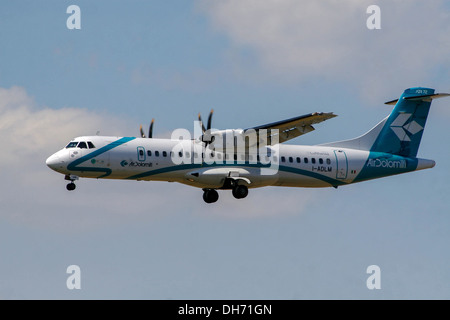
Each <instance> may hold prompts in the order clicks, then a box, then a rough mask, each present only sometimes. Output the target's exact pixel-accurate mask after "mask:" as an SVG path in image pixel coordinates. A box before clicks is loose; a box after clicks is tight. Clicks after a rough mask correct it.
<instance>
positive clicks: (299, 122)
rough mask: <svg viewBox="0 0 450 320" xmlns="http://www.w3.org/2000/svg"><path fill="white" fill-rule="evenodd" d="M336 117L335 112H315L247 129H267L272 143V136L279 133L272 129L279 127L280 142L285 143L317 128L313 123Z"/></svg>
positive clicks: (269, 140) (269, 143) (268, 137)
mask: <svg viewBox="0 0 450 320" xmlns="http://www.w3.org/2000/svg"><path fill="white" fill-rule="evenodd" d="M334 117H337V115H335V114H333V113H332V112H329V113H325V112H314V113H310V114H306V115H303V116H299V117H294V118H290V119H286V120H282V121H277V122H272V123H268V124H264V125H262V126H257V127H253V128H248V129H246V130H245V131H247V130H250V129H253V130H256V131H257V130H261V129H267V141H268V143H267V144H268V145H271V144H272V143H271V141H272V138H273V137H275V136H276V135H277V133H276V132H273V131H272V130H273V129H278V142H279V143H283V142H285V141H288V140H291V139H294V138H296V137H298V136H301V135H303V134H305V133H308V132H311V131H313V130H315V128H314V127H313V126H312V125H313V124H316V123H320V122H323V121H325V120H328V119H331V118H334Z"/></svg>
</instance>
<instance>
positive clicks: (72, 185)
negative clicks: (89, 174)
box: [64, 174, 79, 191]
mask: <svg viewBox="0 0 450 320" xmlns="http://www.w3.org/2000/svg"><path fill="white" fill-rule="evenodd" d="M64 179H65V180H68V181H70V183H69V184H67V186H66V189H67V190H68V191H73V190H75V188H76V187H77V186H76V185H75V183H73V182H74V181H75V180H78V179H79V178H78V177H77V176H75V175H73V174H70V175H69V174H68V175H66V176H65V177H64Z"/></svg>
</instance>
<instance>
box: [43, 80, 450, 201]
mask: <svg viewBox="0 0 450 320" xmlns="http://www.w3.org/2000/svg"><path fill="white" fill-rule="evenodd" d="M449 95H450V94H447V93H435V90H434V89H430V88H423V87H414V88H409V89H406V90H405V91H404V92H403V94H402V95H401V96H400V98H398V99H395V100H392V101H388V102H386V104H387V105H394V108H393V110H392V112H391V113H390V115H388V116H387V117H386V118H384V119H383V120H382V121H380V122H379V123H378V124H377V125H376V126H374V127H373V128H372V129H371V130H369V131H368V132H367V133H365V134H363V135H361V136H359V137H357V138H353V139H350V140H343V141H337V142H331V143H325V144H320V145H313V146H305V145H288V144H284V142H286V141H288V140H291V139H293V138H296V137H298V136H301V135H303V134H305V133H308V132H311V131H313V130H315V128H314V126H313V125H315V124H318V123H321V122H323V121H326V120H329V119H331V118H334V117H336V115H335V114H333V113H324V112H320V113H319V112H315V113H311V114H306V115H302V116H298V117H294V118H290V119H286V120H283V121H278V122H273V123H269V124H266V125H262V126H256V127H251V128H247V129H227V130H214V129H211V119H212V114H213V110H211V112H210V114H209V118H208V122H207V127H205V126H204V125H203V122H202V120H201V116H200V114H199V117H198V118H199V126H200V128H201V134H200V135H199V136H198V137H197V138H190V136H188V137H187V138H182V137H178V138H177V137H176V134H175V138H174V134H172V137H171V139H158V138H153V123H154V120H152V122H151V124H150V128H149V134H148V136H145V134H144V132H143V130H142V126H141V128H140V137H112V136H81V137H77V138H75V139H73V140H72V141H70V142H69V143H68V144H67V146H66V147H65V148H63V149H62V150H60V151H58V152H56V153H55V154H53V155H51V156H50V157H49V158H48V159H47V160H46V164H47V166H48V167H50V168H51V169H53V170H54V171H56V172H58V173H61V174H63V175H64V176H65V180H67V181H69V183H68V184H67V190H69V191H72V190H74V189H75V187H76V186H75V183H74V181H76V180H78V179H79V178H80V177H83V178H96V179H125V180H144V181H168V182H178V183H182V184H186V185H189V186H193V187H197V188H201V189H202V190H203V200H204V201H205V202H206V203H214V202H216V201H217V200H218V198H219V194H218V192H217V190H231V191H232V194H233V196H234V197H235V198H236V199H243V198H245V197H246V196H247V195H248V190H249V189H253V188H260V187H266V186H283V187H313V188H320V187H334V188H338V187H340V186H345V185H349V184H352V183H357V182H362V181H367V180H371V179H377V178H382V177H387V176H392V175H397V174H401V173H407V172H412V171H417V170H422V169H428V168H432V167H434V166H435V161H433V160H428V159H421V158H417V157H416V156H417V152H418V149H419V144H420V141H421V139H422V135H423V131H424V127H425V123H426V120H427V117H428V113H429V109H430V106H431V102H432V100H433V99H436V98H442V97H447V96H449ZM185 132H188V131H187V130H185V131H182V132H181V133H182V134H183V133H185ZM182 134H181V135H182ZM188 134H189V132H188Z"/></svg>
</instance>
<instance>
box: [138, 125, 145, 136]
mask: <svg viewBox="0 0 450 320" xmlns="http://www.w3.org/2000/svg"><path fill="white" fill-rule="evenodd" d="M139 131H140V133H141V137H142V138H145V133H144V130H142V124H141V126H140V127H139Z"/></svg>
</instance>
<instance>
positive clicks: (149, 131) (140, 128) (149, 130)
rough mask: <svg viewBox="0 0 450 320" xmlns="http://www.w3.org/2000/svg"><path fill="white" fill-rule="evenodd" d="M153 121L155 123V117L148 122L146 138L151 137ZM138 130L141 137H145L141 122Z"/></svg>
mask: <svg viewBox="0 0 450 320" xmlns="http://www.w3.org/2000/svg"><path fill="white" fill-rule="evenodd" d="M154 123H155V119H152V122H150V128H148V138H149V139H151V138H153V124H154ZM139 132H140V134H141V137H142V138H147V137H146V136H145V133H144V130H143V129H142V124H141V126H140V127H139Z"/></svg>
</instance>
